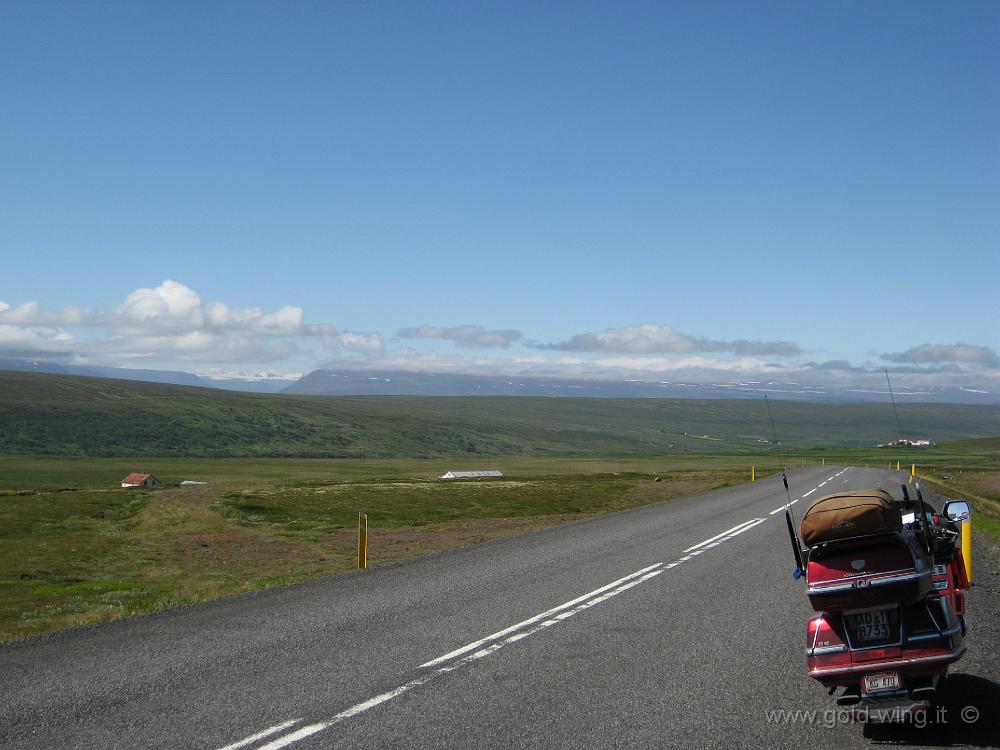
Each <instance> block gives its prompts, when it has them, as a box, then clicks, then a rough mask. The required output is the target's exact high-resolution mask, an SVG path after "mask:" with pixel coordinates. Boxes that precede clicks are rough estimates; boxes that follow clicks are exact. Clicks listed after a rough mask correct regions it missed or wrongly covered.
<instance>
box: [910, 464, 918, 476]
mask: <svg viewBox="0 0 1000 750" xmlns="http://www.w3.org/2000/svg"><path fill="white" fill-rule="evenodd" d="M916 475H917V465H916V464H910V476H911V477H915V476H916Z"/></svg>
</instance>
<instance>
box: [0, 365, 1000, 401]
mask: <svg viewBox="0 0 1000 750" xmlns="http://www.w3.org/2000/svg"><path fill="white" fill-rule="evenodd" d="M0 370H13V371H18V372H43V373H49V374H56V375H83V376H89V377H99V378H113V379H117V380H136V381H144V382H150V383H166V384H173V385H190V386H200V387H203V388H217V389H222V390H229V391H243V392H249V393H287V394H292V395H306V396H559V397H573V396H576V397H588V398H697V399H743V398H760V397H761V396H763V395H764V394H767V396H768V397H769V398H772V399H776V400H794V401H819V402H834V403H852V402H853V403H870V402H885V401H887V400H888V399H889V394H888V392H887V391H886V390H885V389H881V388H869V387H860V386H845V385H815V384H804V383H796V382H788V381H781V380H771V381H764V380H759V381H758V380H744V381H740V380H734V381H732V382H726V383H696V382H683V381H666V380H658V379H646V380H639V379H630V380H624V379H618V380H612V379H606V380H598V379H588V378H569V377H564V378H556V377H535V376H524V375H515V376H508V375H493V376H491V375H471V374H462V373H427V372H413V371H407V370H369V369H365V370H360V369H353V370H351V369H319V370H314V371H313V372H310V373H308V374H307V375H304V376H303V377H301V378H299V379H298V380H289V379H283V378H273V377H272V378H268V377H264V378H238V377H234V378H210V377H205V376H201V375H196V374H194V373H190V372H183V371H174V370H139V369H130V368H122V367H102V366H96V365H70V364H60V363H53V362H44V361H39V360H29V359H0ZM894 395H895V397H896V399H897V400H898V401H899V402H900V403H951V404H981V405H1000V393H992V392H987V391H985V390H973V389H967V388H958V387H954V386H931V387H925V388H920V389H913V388H902V387H901V388H897V389H896V390H894Z"/></svg>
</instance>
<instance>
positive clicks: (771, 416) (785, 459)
mask: <svg viewBox="0 0 1000 750" xmlns="http://www.w3.org/2000/svg"><path fill="white" fill-rule="evenodd" d="M764 403H765V404H766V405H767V418H768V419H770V420H771V439H773V440H774V444H775V445H776V446H777V447H778V449H779V451H780V452H781V481H782V483H783V484H784V485H785V499H786V500H787V501H788V502H787V503H786V504H785V508H786V509H788V508H790V507H791V505H792V496H791V495H790V494H789V492H788V477H787V476H786V475H785V472H786V471H788V457H787V456H786V455H785V446H783V445H782V444H781V442H780V441H779V440H778V431H777V430H776V429H774V414H772V413H771V402H770V401H769V400H768V398H767V394H766V393H765V394H764Z"/></svg>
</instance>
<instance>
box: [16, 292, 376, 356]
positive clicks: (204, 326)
mask: <svg viewBox="0 0 1000 750" xmlns="http://www.w3.org/2000/svg"><path fill="white" fill-rule="evenodd" d="M304 318H305V313H304V311H303V310H302V308H301V307H295V306H292V305H286V306H285V307H282V308H280V309H278V310H276V311H274V312H265V311H263V310H262V309H261V308H260V307H256V306H255V307H248V308H245V309H242V310H238V309H237V310H234V309H232V308H230V307H229V306H228V305H226V304H225V303H224V302H219V301H208V302H206V301H204V300H202V298H201V296H200V295H199V294H198V293H197V292H196V291H195V290H193V289H191V288H190V287H188V286H185V285H184V284H181V283H179V282H177V281H172V280H170V279H167V280H166V281H164V282H163V283H162V284H160V285H159V286H158V287H155V288H145V287H143V288H140V289H136V290H135V291H133V292H131V293H130V294H128V295H127V296H126V297H125V299H124V301H123V302H122V303H121V304H120V305H117V306H116V307H112V308H108V309H103V310H95V311H92V312H87V311H84V310H82V309H81V308H79V307H75V306H70V307H66V308H63V309H61V310H49V309H46V308H43V307H41V306H40V305H39V304H38V303H36V302H25V303H23V304H21V305H18V306H16V307H11V305H9V304H7V303H6V302H3V303H0V353H4V354H7V355H8V356H11V355H13V356H25V355H29V356H30V355H31V354H51V353H61V354H66V355H70V356H72V357H73V358H75V359H78V360H81V361H89V362H97V361H112V360H114V361H121V360H149V361H158V362H206V363H213V362H240V361H243V362H269V361H274V360H277V359H282V358H285V357H288V356H290V355H292V354H295V353H297V352H299V351H301V346H300V342H303V341H305V340H308V339H314V340H316V341H318V342H322V343H324V344H326V345H327V346H335V347H336V348H338V349H358V350H360V351H366V352H371V351H379V350H380V349H381V346H382V340H381V337H380V336H379V335H378V334H377V333H367V332H353V331H351V332H342V331H338V330H337V329H336V328H335V327H334V326H332V325H329V324H311V325H307V324H305V323H304V322H303V321H304ZM66 328H70V329H90V331H91V333H89V334H88V335H86V336H83V335H81V336H74V335H72V334H71V333H69V332H67V331H66V330H64V329H66Z"/></svg>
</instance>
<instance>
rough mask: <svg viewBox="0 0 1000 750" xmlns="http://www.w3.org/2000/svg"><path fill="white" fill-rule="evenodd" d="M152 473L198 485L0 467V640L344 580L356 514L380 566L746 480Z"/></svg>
mask: <svg viewBox="0 0 1000 750" xmlns="http://www.w3.org/2000/svg"><path fill="white" fill-rule="evenodd" d="M149 463H150V464H152V466H150V467H146V468H153V469H154V470H155V471H157V472H158V473H160V474H161V476H162V477H164V478H165V479H169V480H171V481H174V480H177V479H178V478H182V477H190V476H195V477H197V478H200V479H206V480H208V481H209V484H208V485H205V486H198V487H179V486H176V485H167V486H164V487H161V488H156V489H149V490H141V489H119V488H116V487H115V486H114V485H115V484H116V482H117V480H118V479H119V478H120V476H122V475H123V472H124V471H126V470H127V469H130V468H133V467H132V466H131V465H130V464H129V463H128V462H122V461H120V460H118V459H79V458H75V459H71V460H62V459H55V458H48V457H9V456H6V457H0V478H2V482H0V484H2V488H0V640H4V639H10V638H17V637H22V636H25V635H31V634H34V633H42V632H47V631H50V630H54V629H58V628H63V627H69V626H73V625H81V624H86V623H90V622H98V621H101V620H108V619H116V618H119V617H125V616H128V615H131V614H137V613H141V612H149V611H155V610H158V609H162V608H164V607H170V606H177V605H179V604H185V603H189V602H195V601H201V600H205V599H211V598H216V597H219V596H224V595H227V594H233V593H238V592H241V591H247V590H253V589H257V588H261V587H264V586H271V585H275V584H279V583H287V582H292V581H300V580H304V579H307V578H311V577H315V576H317V575H324V574H329V573H335V572H338V571H343V570H348V569H351V568H352V567H353V566H354V564H355V539H356V523H357V514H358V511H359V510H363V511H365V512H366V513H367V514H368V517H369V523H370V527H371V546H370V559H371V560H372V562H373V564H378V563H380V562H386V561H391V560H396V559H400V558H404V557H409V556H412V555H418V554H425V553H428V552H433V551H437V550H443V549H449V548H453V547H455V546H461V545H464V544H471V543H475V542H479V541H483V540H486V539H492V538H498V537H502V536H506V535H509V534H514V533H519V532H522V531H525V530H529V529H533V528H540V527H543V526H547V525H551V524H553V523H559V522H563V521H567V520H571V519H574V518H582V517H585V516H587V515H591V514H595V513H603V512H609V511H615V510H620V509H624V508H630V507H636V506H638V505H644V504H647V503H650V502H657V501H664V500H669V499H672V498H675V497H678V496H682V495H689V494H693V493H697V492H701V491H704V490H707V489H711V488H713V487H718V486H722V485H726V484H734V483H738V482H743V481H746V480H747V479H748V478H749V465H748V464H746V462H745V461H744V460H743V459H741V458H732V457H713V458H711V459H709V460H706V461H699V460H695V459H690V458H687V459H682V460H680V461H677V462H676V463H675V464H671V463H670V462H669V461H664V460H663V459H658V460H652V459H639V460H634V461H620V460H619V461H610V460H577V461H574V460H568V459H560V460H530V459H511V460H510V461H507V460H505V461H502V462H500V464H499V465H500V466H501V468H503V469H504V471H505V472H506V473H507V476H506V477H505V478H503V479H500V480H479V481H457V482H445V481H438V480H434V479H433V477H435V476H437V475H439V474H441V473H443V471H444V468H445V467H448V466H452V467H453V466H454V464H441V463H438V462H420V461H388V460H382V461H372V462H359V461H350V460H311V461H310V460H278V459H217V460H211V459H178V458H171V459H156V460H152V461H150V462H149ZM762 471H763V468H762ZM657 476H658V477H660V479H661V481H660V482H656V481H654V479H655V477H657ZM27 485H30V486H27ZM69 485H72V486H69Z"/></svg>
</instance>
